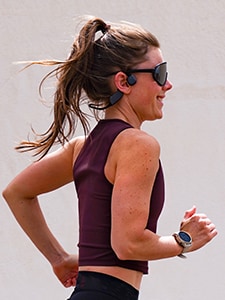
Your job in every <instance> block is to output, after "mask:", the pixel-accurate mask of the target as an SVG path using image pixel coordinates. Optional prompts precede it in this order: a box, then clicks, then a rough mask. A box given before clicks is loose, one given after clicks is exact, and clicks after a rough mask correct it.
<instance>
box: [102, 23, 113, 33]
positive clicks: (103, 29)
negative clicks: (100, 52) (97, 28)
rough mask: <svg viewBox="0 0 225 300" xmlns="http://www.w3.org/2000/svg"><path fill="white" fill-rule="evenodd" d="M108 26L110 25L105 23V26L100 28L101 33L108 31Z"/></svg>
mask: <svg viewBox="0 0 225 300" xmlns="http://www.w3.org/2000/svg"><path fill="white" fill-rule="evenodd" d="M110 28H111V25H109V24H105V26H104V27H103V28H102V29H101V30H102V33H103V34H105V33H106V32H108V31H109V29H110Z"/></svg>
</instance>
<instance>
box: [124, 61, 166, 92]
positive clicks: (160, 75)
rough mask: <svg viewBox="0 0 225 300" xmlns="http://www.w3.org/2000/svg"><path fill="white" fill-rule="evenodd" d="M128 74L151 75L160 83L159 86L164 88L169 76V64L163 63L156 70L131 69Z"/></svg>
mask: <svg viewBox="0 0 225 300" xmlns="http://www.w3.org/2000/svg"><path fill="white" fill-rule="evenodd" d="M126 73H129V74H131V73H151V74H152V77H153V79H154V80H155V81H156V82H157V83H158V85H160V86H164V85H165V84H166V81H167V76H168V72H167V63H166V62H163V63H161V64H158V65H157V66H156V67H155V68H154V69H131V70H128V71H127V72H126Z"/></svg>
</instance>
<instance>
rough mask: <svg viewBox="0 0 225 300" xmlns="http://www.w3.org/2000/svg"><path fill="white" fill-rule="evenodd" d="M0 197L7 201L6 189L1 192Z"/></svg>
mask: <svg viewBox="0 0 225 300" xmlns="http://www.w3.org/2000/svg"><path fill="white" fill-rule="evenodd" d="M2 197H3V198H4V199H5V200H6V201H7V199H8V189H7V188H5V189H4V190H3V191H2Z"/></svg>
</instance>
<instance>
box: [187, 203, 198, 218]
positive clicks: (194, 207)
mask: <svg viewBox="0 0 225 300" xmlns="http://www.w3.org/2000/svg"><path fill="white" fill-rule="evenodd" d="M196 210H197V209H196V206H192V208H190V209H189V210H187V211H186V212H185V214H184V219H185V220H186V219H189V218H190V217H192V216H193V215H194V214H195V213H196Z"/></svg>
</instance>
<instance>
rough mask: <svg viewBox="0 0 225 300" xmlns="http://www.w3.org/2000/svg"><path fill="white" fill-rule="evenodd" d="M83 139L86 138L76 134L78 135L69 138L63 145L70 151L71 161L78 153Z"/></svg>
mask: <svg viewBox="0 0 225 300" xmlns="http://www.w3.org/2000/svg"><path fill="white" fill-rule="evenodd" d="M85 140H86V138H85V136H78V137H75V138H73V139H71V140H70V141H69V142H68V143H67V144H66V145H65V146H64V148H65V149H67V150H68V151H69V152H70V153H71V155H72V162H73V163H74V161H75V160H76V158H77V156H78V155H79V153H80V151H81V149H82V147H83V145H84V142H85Z"/></svg>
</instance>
